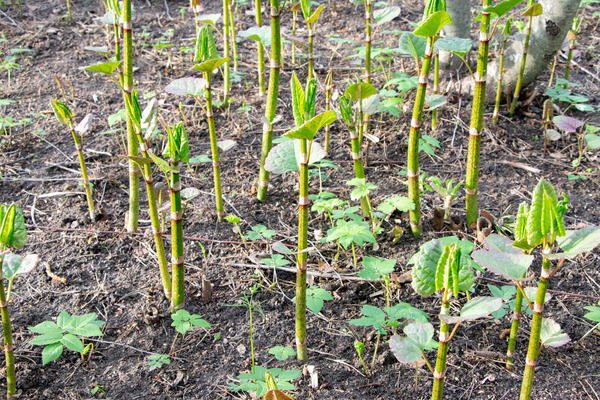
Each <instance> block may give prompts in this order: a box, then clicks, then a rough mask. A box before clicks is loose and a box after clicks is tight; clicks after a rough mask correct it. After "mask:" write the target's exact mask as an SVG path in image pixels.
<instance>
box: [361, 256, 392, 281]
mask: <svg viewBox="0 0 600 400" xmlns="http://www.w3.org/2000/svg"><path fill="white" fill-rule="evenodd" d="M395 265H396V260H393V259H391V260H388V259H385V258H381V257H370V256H365V257H364V258H363V269H362V270H361V271H360V272H359V273H358V276H359V277H361V278H363V279H366V280H373V281H374V280H378V279H381V278H383V277H384V276H386V275H389V274H391V273H392V272H394V266H395Z"/></svg>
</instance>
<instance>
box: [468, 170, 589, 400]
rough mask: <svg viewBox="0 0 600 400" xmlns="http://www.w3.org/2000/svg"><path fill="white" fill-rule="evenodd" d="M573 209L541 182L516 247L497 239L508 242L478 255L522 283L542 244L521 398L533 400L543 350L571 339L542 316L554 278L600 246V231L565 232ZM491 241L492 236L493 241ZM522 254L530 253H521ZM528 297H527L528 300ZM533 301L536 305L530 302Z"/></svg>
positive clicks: (524, 209)
mask: <svg viewBox="0 0 600 400" xmlns="http://www.w3.org/2000/svg"><path fill="white" fill-rule="evenodd" d="M567 205H568V198H567V197H566V195H564V194H563V199H562V200H558V197H557V195H556V192H555V190H554V188H553V187H552V185H551V184H550V183H548V182H547V181H545V180H543V179H540V181H539V183H538V184H537V186H536V187H535V189H534V191H533V194H532V198H531V204H530V205H529V207H527V205H526V204H525V205H524V206H522V208H521V207H520V210H519V211H520V214H521V215H520V216H518V218H517V226H516V229H515V241H514V242H512V244H507V243H506V241H504V242H501V241H496V242H497V243H504V244H501V245H498V244H494V245H493V247H492V246H490V248H489V249H482V250H478V251H477V252H475V253H474V254H473V257H474V258H475V259H476V261H477V262H478V263H479V264H480V265H482V266H484V267H485V268H487V269H489V270H490V271H492V272H494V273H496V274H499V275H501V276H503V277H505V278H508V279H511V280H513V281H516V282H518V281H520V280H522V279H523V276H524V274H525V273H526V272H527V269H528V268H529V266H530V265H531V263H532V262H533V256H531V255H529V253H531V252H532V251H533V250H534V249H536V248H538V247H540V246H541V253H542V270H541V274H540V280H539V283H538V287H537V292H536V295H535V302H534V303H533V304H532V305H531V306H530V307H531V308H533V319H532V322H531V332H530V337H529V347H528V350H527V358H526V360H525V371H524V374H523V381H522V385H521V395H520V399H521V400H528V399H529V398H530V396H531V389H532V383H533V376H534V372H535V366H536V362H537V358H538V357H539V353H540V349H541V347H540V346H544V345H546V346H552V347H557V346H561V345H563V344H565V343H567V342H568V340H569V339H568V336H567V335H565V334H563V333H562V332H561V330H560V326H559V325H558V324H557V323H556V322H554V321H552V320H549V319H545V318H543V317H542V312H543V309H544V304H545V301H546V291H547V288H548V284H549V281H550V279H551V278H552V277H553V276H554V275H555V274H556V273H557V272H558V270H559V268H560V267H561V266H562V265H563V263H564V261H565V260H568V259H573V258H575V257H576V256H577V255H579V254H582V253H586V252H588V251H590V250H592V249H593V248H595V247H596V246H597V245H598V244H600V228H598V227H595V226H589V227H586V228H582V229H579V230H566V229H565V223H564V215H565V212H566V211H567ZM521 210H522V211H521ZM489 240H490V237H488V241H489ZM492 240H494V237H492ZM555 244H557V245H558V247H560V248H561V249H562V252H558V253H552V249H553V247H554V245H555ZM522 251H524V252H526V253H528V254H520V253H521V252H522ZM553 260H559V261H558V263H557V265H556V266H555V267H554V268H552V261H553ZM518 286H519V285H518ZM524 297H525V298H526V299H527V297H526V296H524ZM528 303H530V301H529V300H528ZM517 309H518V306H517Z"/></svg>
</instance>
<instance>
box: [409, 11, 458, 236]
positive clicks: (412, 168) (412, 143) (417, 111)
mask: <svg viewBox="0 0 600 400" xmlns="http://www.w3.org/2000/svg"><path fill="white" fill-rule="evenodd" d="M445 9H446V5H445V2H440V1H439V0H429V1H428V2H427V5H426V7H425V13H424V15H423V19H422V21H421V23H420V24H419V25H418V27H417V29H416V30H415V31H414V32H413V33H414V34H415V35H416V36H420V37H425V38H427V43H426V47H425V55H424V56H423V61H422V65H421V70H420V74H419V87H418V88H417V94H416V97H415V103H414V106H413V113H412V119H411V123H410V132H409V138H408V167H407V175H408V197H409V198H410V199H411V200H412V201H413V202H414V204H415V209H414V210H412V211H410V214H409V215H410V228H411V231H412V233H413V235H415V236H420V235H421V232H422V228H421V195H420V192H419V135H420V131H421V122H422V117H423V106H424V104H425V94H426V90H427V80H428V76H429V70H430V68H431V57H432V56H433V51H434V44H435V40H436V37H437V35H438V33H439V31H440V30H441V29H442V28H443V27H444V26H445V25H446V24H449V23H452V20H451V19H450V14H448V13H447V12H446V11H445Z"/></svg>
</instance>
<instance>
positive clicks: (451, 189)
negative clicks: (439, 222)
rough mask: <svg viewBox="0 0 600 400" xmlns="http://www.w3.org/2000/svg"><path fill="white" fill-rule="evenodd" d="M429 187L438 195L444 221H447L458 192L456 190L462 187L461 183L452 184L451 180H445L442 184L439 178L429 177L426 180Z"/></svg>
mask: <svg viewBox="0 0 600 400" xmlns="http://www.w3.org/2000/svg"><path fill="white" fill-rule="evenodd" d="M427 181H428V183H429V185H430V186H431V188H432V189H433V191H434V192H436V193H437V194H439V195H440V196H441V197H442V200H443V201H444V206H443V210H444V221H448V220H449V219H450V209H451V208H452V201H453V200H454V197H455V196H456V193H457V192H458V189H460V187H461V186H462V184H463V182H462V181H460V182H457V183H456V184H454V180H453V179H449V180H447V181H446V182H445V183H443V182H442V180H441V179H440V178H438V177H437V176H431V177H429V178H428V179H427Z"/></svg>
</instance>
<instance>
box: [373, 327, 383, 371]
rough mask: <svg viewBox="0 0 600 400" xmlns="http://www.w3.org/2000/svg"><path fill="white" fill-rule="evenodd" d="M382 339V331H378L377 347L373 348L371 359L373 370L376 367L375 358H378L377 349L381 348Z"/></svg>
mask: <svg viewBox="0 0 600 400" xmlns="http://www.w3.org/2000/svg"><path fill="white" fill-rule="evenodd" d="M380 339H381V333H377V340H376V341H375V349H374V350H373V358H372V359H371V372H373V368H375V360H376V359H377V350H378V349H379V340H380Z"/></svg>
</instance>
